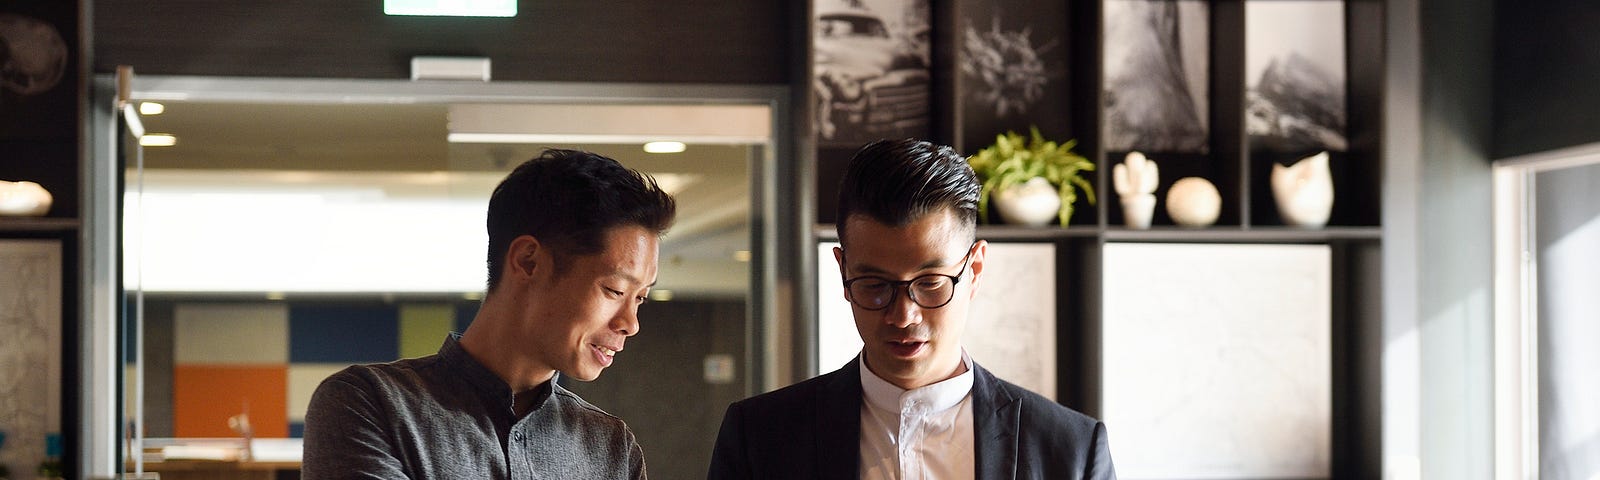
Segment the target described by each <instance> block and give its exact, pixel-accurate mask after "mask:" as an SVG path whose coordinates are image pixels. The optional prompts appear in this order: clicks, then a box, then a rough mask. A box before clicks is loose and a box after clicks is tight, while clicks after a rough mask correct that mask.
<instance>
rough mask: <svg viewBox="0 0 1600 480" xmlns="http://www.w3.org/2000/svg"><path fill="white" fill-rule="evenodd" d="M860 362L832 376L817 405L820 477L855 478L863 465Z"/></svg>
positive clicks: (817, 448) (824, 387) (858, 359)
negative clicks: (861, 464)
mask: <svg viewBox="0 0 1600 480" xmlns="http://www.w3.org/2000/svg"><path fill="white" fill-rule="evenodd" d="M860 362H861V359H860V357H857V358H856V360H855V361H852V362H850V363H849V364H846V365H845V366H844V368H841V369H839V370H837V371H835V372H834V373H832V374H829V376H830V377H832V378H831V379H829V381H828V382H827V383H826V384H824V385H823V387H822V392H821V398H819V399H818V401H817V404H816V409H817V415H816V420H817V421H816V423H815V425H814V428H816V429H817V436H816V438H817V442H818V444H817V446H816V452H817V463H816V465H817V472H818V473H819V474H820V475H819V478H856V475H857V473H858V472H859V470H860V463H861V364H860Z"/></svg>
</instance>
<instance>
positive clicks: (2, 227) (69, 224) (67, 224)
mask: <svg viewBox="0 0 1600 480" xmlns="http://www.w3.org/2000/svg"><path fill="white" fill-rule="evenodd" d="M81 224H82V223H81V222H79V221H78V219H76V218H50V217H0V233H6V232H68V231H73V230H77V229H78V228H79V226H80V225H81Z"/></svg>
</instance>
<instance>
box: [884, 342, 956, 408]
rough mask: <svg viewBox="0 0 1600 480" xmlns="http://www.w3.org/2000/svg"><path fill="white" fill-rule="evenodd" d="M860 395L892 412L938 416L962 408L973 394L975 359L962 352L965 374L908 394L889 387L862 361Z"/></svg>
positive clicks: (908, 391) (899, 389) (897, 387)
mask: <svg viewBox="0 0 1600 480" xmlns="http://www.w3.org/2000/svg"><path fill="white" fill-rule="evenodd" d="M859 363H860V368H861V393H862V394H863V395H862V396H863V397H865V399H866V402H867V404H869V405H872V406H873V407H875V408H878V409H881V410H885V411H889V412H907V413H916V414H930V413H938V412H942V411H945V410H948V409H951V408H954V407H955V406H956V405H959V404H961V400H962V399H965V398H966V397H967V394H968V393H970V392H971V391H972V381H973V374H972V357H971V356H968V355H967V350H966V349H962V350H961V364H962V365H963V366H965V367H966V371H964V372H961V374H960V375H956V376H954V377H950V378H948V379H945V380H941V381H939V382H936V383H932V384H929V385H925V386H922V387H918V388H915V389H911V390H905V389H902V388H900V387H899V386H896V385H895V384H893V383H889V381H888V380H884V379H883V378H882V377H879V376H878V374H876V373H872V370H871V369H868V368H867V360H866V358H865V357H862V358H861V361H860V362H859Z"/></svg>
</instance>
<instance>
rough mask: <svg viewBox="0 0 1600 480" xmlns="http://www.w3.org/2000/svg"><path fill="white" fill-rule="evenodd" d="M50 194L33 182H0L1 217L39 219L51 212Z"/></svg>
mask: <svg viewBox="0 0 1600 480" xmlns="http://www.w3.org/2000/svg"><path fill="white" fill-rule="evenodd" d="M50 201H51V198H50V192H48V191H45V189H44V187H41V186H39V184H37V183H33V182H7V181H4V180H0V215H4V216H21V217H37V216H40V215H44V214H45V213H48V212H50Z"/></svg>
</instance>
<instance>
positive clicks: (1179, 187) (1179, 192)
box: [1167, 177, 1222, 227]
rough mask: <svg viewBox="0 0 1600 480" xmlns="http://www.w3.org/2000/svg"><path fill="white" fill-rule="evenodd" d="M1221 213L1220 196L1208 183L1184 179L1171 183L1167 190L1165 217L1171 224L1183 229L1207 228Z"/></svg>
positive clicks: (1199, 179) (1206, 181) (1189, 178)
mask: <svg viewBox="0 0 1600 480" xmlns="http://www.w3.org/2000/svg"><path fill="white" fill-rule="evenodd" d="M1220 213H1222V194H1220V193H1217V187H1216V186H1215V185H1212V184H1211V182H1210V181H1208V180H1206V179H1204V178H1200V177H1184V178H1180V179H1178V181H1177V182H1173V184H1172V188H1170V189H1168V190H1167V215H1168V216H1170V217H1172V221H1173V223H1177V224H1178V225H1181V226H1185V227H1208V226H1211V224H1213V223H1217V215H1218V214H1220Z"/></svg>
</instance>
